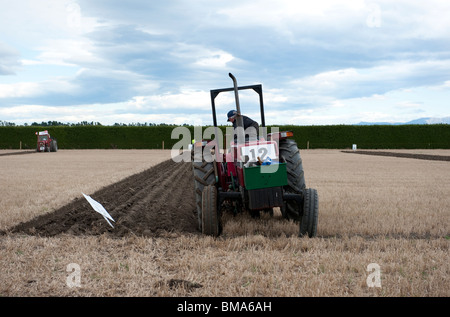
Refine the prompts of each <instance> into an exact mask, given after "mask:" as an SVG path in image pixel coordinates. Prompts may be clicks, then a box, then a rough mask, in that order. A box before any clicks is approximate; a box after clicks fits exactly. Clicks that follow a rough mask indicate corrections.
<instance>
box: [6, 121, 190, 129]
mask: <svg viewBox="0 0 450 317" xmlns="http://www.w3.org/2000/svg"><path fill="white" fill-rule="evenodd" d="M16 126H17V127H20V126H22V127H28V126H37V127H61V126H62V127H80V126H104V125H103V124H101V123H100V122H94V121H90V122H89V121H81V122H77V123H69V122H66V123H64V122H60V121H42V122H40V123H38V122H33V123H24V124H16V123H14V122H8V121H3V120H0V127H16ZM112 126H114V127H161V126H162V127H166V126H174V127H175V126H179V125H177V124H167V123H151V122H144V123H140V122H133V123H114V124H113V125H112ZM182 126H191V125H189V124H187V123H184V124H183V125H182Z"/></svg>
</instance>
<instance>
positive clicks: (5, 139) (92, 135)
mask: <svg viewBox="0 0 450 317" xmlns="http://www.w3.org/2000/svg"><path fill="white" fill-rule="evenodd" d="M278 128H279V130H280V131H284V130H290V131H293V132H294V138H295V140H296V141H297V144H298V145H299V148H301V149H305V148H310V149H317V148H334V149H345V148H351V147H352V144H357V147H358V149H400V148H404V149H437V148H441V149H450V125H448V124H434V125H372V126H356V125H328V126H280V127H278ZM45 129H47V130H48V131H49V132H50V135H51V136H53V137H55V138H56V139H57V140H58V146H59V148H60V149H115V148H117V149H161V148H163V147H164V148H165V149H170V148H172V147H173V146H174V145H175V144H178V145H179V144H180V140H181V139H182V137H181V135H179V134H175V138H174V139H172V138H171V135H172V132H173V130H174V127H171V126H149V127H145V126H142V127H140V126H73V127H68V126H56V127H46V128H43V127H41V128H40V127H30V126H16V127H0V148H1V149H19V147H20V146H22V149H34V148H35V147H36V135H35V132H36V131H42V130H45ZM188 129H189V131H190V134H191V135H190V136H188V137H186V139H183V142H184V143H189V142H190V140H191V138H194V127H188ZM221 129H222V132H223V135H225V131H226V129H225V127H221ZM271 130H272V127H268V132H271Z"/></svg>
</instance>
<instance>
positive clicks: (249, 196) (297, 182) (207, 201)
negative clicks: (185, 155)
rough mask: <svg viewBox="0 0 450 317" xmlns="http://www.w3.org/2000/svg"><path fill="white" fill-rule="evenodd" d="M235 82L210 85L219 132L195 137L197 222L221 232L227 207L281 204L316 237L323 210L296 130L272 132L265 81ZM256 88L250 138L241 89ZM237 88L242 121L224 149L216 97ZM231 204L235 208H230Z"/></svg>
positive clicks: (264, 208) (263, 208)
mask: <svg viewBox="0 0 450 317" xmlns="http://www.w3.org/2000/svg"><path fill="white" fill-rule="evenodd" d="M229 76H230V78H231V79H232V80H233V87H231V88H223V89H214V90H211V91H210V95H211V106H212V115H213V124H214V128H215V129H216V138H215V139H213V140H199V141H197V142H194V144H193V146H192V150H191V157H192V158H193V160H192V169H193V176H194V187H195V188H194V190H195V199H196V213H197V218H198V228H199V230H200V231H201V232H202V233H203V234H205V235H210V236H214V237H217V236H219V235H220V234H221V233H222V220H221V216H222V210H223V209H231V210H232V211H233V212H234V213H235V214H237V213H240V212H249V213H250V214H251V215H252V217H259V216H260V213H261V212H268V213H270V214H271V215H273V208H276V207H278V208H279V209H280V211H281V214H282V217H283V218H284V219H287V220H292V221H294V222H296V223H298V224H299V236H300V237H302V236H308V237H315V236H316V234H317V222H318V213H319V200H318V199H319V198H318V193H317V190H316V189H313V188H306V184H305V177H304V172H303V165H302V159H301V157H300V152H299V149H298V146H297V143H296V142H295V140H294V139H293V138H292V137H293V133H292V131H281V132H280V131H277V132H274V133H269V134H267V127H266V126H265V116H264V104H263V95H262V85H260V84H259V85H250V86H240V87H239V86H238V85H237V80H236V78H235V77H234V75H233V74H231V73H229ZM244 89H251V90H253V91H255V92H256V93H257V94H258V95H259V105H260V112H261V125H260V131H263V132H265V133H259V134H258V136H257V138H256V140H255V139H253V140H251V139H250V138H248V135H247V134H246V133H245V130H244V129H243V120H242V114H241V109H240V103H239V90H244ZM232 91H234V95H235V102H236V121H237V127H236V129H234V130H235V132H234V133H233V136H234V137H232V138H230V140H229V146H228V147H227V149H225V150H221V149H220V147H219V144H218V141H217V136H218V135H219V133H218V131H217V129H218V125H217V117H216V106H215V98H216V97H217V95H218V94H220V93H222V92H232ZM226 206H231V207H232V208H225V207H226Z"/></svg>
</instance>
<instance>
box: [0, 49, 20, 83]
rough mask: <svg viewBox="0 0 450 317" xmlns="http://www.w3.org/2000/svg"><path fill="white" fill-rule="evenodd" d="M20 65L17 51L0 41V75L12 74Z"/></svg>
mask: <svg viewBox="0 0 450 317" xmlns="http://www.w3.org/2000/svg"><path fill="white" fill-rule="evenodd" d="M20 65H21V63H20V61H19V52H18V51H17V50H15V49H13V48H12V47H10V46H8V45H6V44H4V43H2V42H0V75H13V74H15V71H16V70H17V68H18V67H19V66H20Z"/></svg>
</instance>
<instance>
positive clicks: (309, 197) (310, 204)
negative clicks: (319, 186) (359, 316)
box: [299, 188, 319, 238]
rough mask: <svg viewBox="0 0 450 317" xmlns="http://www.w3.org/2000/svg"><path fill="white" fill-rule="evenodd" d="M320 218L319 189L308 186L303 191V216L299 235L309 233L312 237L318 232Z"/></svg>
mask: <svg viewBox="0 0 450 317" xmlns="http://www.w3.org/2000/svg"><path fill="white" fill-rule="evenodd" d="M318 220H319V195H318V194H317V190H315V189H313V188H308V189H305V190H304V191H303V216H302V220H301V222H300V233H299V236H300V237H303V236H305V235H308V236H309V237H310V238H312V237H315V236H316V234H317V222H318Z"/></svg>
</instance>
